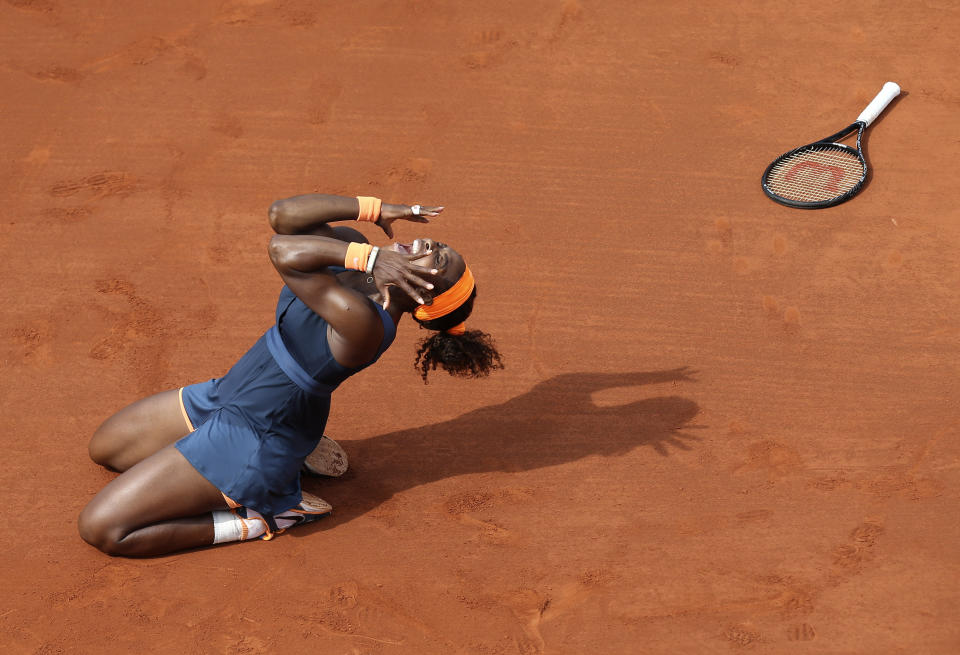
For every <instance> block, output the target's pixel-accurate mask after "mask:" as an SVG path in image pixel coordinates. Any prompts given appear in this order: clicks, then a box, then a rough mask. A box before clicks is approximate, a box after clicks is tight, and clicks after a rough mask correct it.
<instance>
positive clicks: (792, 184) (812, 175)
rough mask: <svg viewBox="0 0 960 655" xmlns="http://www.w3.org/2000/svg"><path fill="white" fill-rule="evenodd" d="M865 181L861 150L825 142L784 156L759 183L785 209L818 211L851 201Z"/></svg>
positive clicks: (768, 169) (864, 163) (810, 145)
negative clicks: (784, 206) (785, 206)
mask: <svg viewBox="0 0 960 655" xmlns="http://www.w3.org/2000/svg"><path fill="white" fill-rule="evenodd" d="M857 141H858V142H859V138H858V139H857ZM866 179H867V162H866V160H865V159H864V158H863V154H862V153H861V152H860V150H858V149H856V148H851V147H850V146H845V145H843V144H841V143H833V142H832V141H826V140H825V141H817V142H815V143H809V144H807V145H805V146H801V147H799V148H795V149H793V150H791V151H790V152H785V153H783V154H782V155H780V156H779V157H777V158H776V159H774V160H773V163H772V164H770V165H769V166H767V170H765V171H764V172H763V177H762V178H761V180H760V182H761V184H762V186H763V192H764V193H766V194H767V195H768V196H769V197H770V198H771V199H772V200H775V201H777V202H779V203H780V204H782V205H787V206H788V207H799V208H801V209H819V208H822V207H832V206H833V205H837V204H840V203H841V202H844V201H845V200H849V199H850V198H852V197H853V196H855V195H856V194H857V192H858V191H859V190H860V187H862V186H863V182H864V180H866Z"/></svg>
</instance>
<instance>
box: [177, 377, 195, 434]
mask: <svg viewBox="0 0 960 655" xmlns="http://www.w3.org/2000/svg"><path fill="white" fill-rule="evenodd" d="M183 389H184V388H183V387H180V392H179V394H178V397H179V398H180V413H181V414H183V420H184V421H186V422H187V428H188V429H189V430H190V432H193V431H194V430H196V428H195V427H193V422H192V421H191V420H190V417H189V416H188V415H187V408H186V406H184V404H183Z"/></svg>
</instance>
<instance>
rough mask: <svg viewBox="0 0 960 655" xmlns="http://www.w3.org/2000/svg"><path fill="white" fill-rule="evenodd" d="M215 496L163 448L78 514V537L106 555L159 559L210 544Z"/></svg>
mask: <svg viewBox="0 0 960 655" xmlns="http://www.w3.org/2000/svg"><path fill="white" fill-rule="evenodd" d="M226 508H227V504H226V501H224V499H223V496H222V494H221V493H220V491H219V490H218V489H217V488H216V487H214V486H213V485H212V484H211V483H210V482H209V481H208V480H207V479H206V478H204V477H203V476H202V475H200V473H198V472H197V470H196V469H195V468H193V466H192V465H191V464H190V462H188V461H187V459H186V458H185V457H184V456H183V455H182V454H181V453H180V451H178V450H177V449H176V448H174V447H173V446H172V445H171V446H166V447H165V448H163V449H161V450H160V451H159V452H157V453H154V454H153V455H150V456H149V457H147V458H146V459H144V460H143V461H141V462H140V463H138V464H136V465H135V466H133V467H132V468H130V470H128V471H127V472H125V473H123V474H122V475H120V476H119V477H117V478H116V479H114V480H113V481H112V482H110V484H108V485H107V486H106V487H104V488H103V489H102V490H101V491H100V493H98V494H97V495H96V496H94V498H93V500H91V501H90V503H89V504H88V505H87V506H86V507H85V508H84V509H83V511H82V512H81V513H80V520H79V523H78V527H79V529H80V536H81V537H83V540H84V541H86V542H87V543H88V544H90V545H91V546H95V547H96V548H98V549H100V550H102V551H103V552H105V553H108V554H110V555H126V556H146V555H162V554H164V553H170V552H173V551H177V550H184V549H186V548H196V547H198V546H209V545H211V544H212V543H213V519H212V517H211V515H210V512H211V511H212V510H216V509H226Z"/></svg>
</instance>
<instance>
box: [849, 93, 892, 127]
mask: <svg viewBox="0 0 960 655" xmlns="http://www.w3.org/2000/svg"><path fill="white" fill-rule="evenodd" d="M898 95H900V85H899V84H897V83H896V82H887V83H886V84H884V85H883V88H882V89H880V93H878V94H877V97H876V98H874V99H873V100H871V101H870V104H869V105H867V108H866V109H864V110H863V111H862V112H860V115H859V116H858V117H857V121H860V122H863V123H865V124H867V125H870V123H872V122H873V121H875V120H876V119H877V116H879V115H880V112H882V111H883V110H884V109H886V108H887V105H889V104H890V101H891V100H893V99H894V98H896V97H897V96H898Z"/></svg>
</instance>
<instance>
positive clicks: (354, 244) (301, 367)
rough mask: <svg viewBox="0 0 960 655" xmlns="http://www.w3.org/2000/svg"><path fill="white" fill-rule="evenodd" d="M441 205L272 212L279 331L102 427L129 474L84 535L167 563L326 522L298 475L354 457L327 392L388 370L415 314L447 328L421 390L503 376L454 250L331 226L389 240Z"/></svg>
mask: <svg viewBox="0 0 960 655" xmlns="http://www.w3.org/2000/svg"><path fill="white" fill-rule="evenodd" d="M442 210H443V208H442V207H420V206H419V205H413V206H412V207H411V206H407V205H391V204H382V203H381V201H380V200H379V199H377V198H370V197H358V198H347V197H340V196H330V195H321V194H311V195H304V196H295V197H293V198H287V199H285V200H279V201H277V202H275V203H274V204H273V205H272V206H271V208H270V223H271V225H272V226H273V229H274V230H275V231H276V232H277V234H276V235H274V236H273V238H272V239H271V241H270V249H269V251H270V259H271V261H272V262H273V264H274V266H276V268H277V270H278V271H279V272H280V276H281V277H282V278H283V281H284V282H285V283H286V286H284V287H283V290H282V291H281V292H280V299H279V301H278V302H277V309H276V324H275V325H274V326H273V327H271V328H270V329H269V330H268V331H267V332H266V334H264V335H263V336H262V337H261V338H260V339H259V340H258V341H257V342H256V343H255V344H254V345H253V347H252V348H251V349H250V350H249V351H248V352H247V353H246V354H245V355H244V356H243V357H242V358H241V359H240V361H238V362H237V363H236V364H235V365H234V366H233V368H231V369H230V371H229V372H228V373H227V374H226V375H225V376H223V377H222V378H215V379H213V380H210V381H208V382H201V383H199V384H193V385H189V386H186V387H183V388H182V389H174V390H170V391H165V392H162V393H158V394H155V395H153V396H149V397H147V398H144V399H142V400H139V401H137V402H135V403H133V404H132V405H130V406H128V407H126V408H124V409H122V410H120V411H119V412H117V413H116V414H114V415H113V416H112V417H110V418H109V419H107V420H106V421H105V422H104V423H103V425H101V426H100V427H99V428H98V429H97V431H96V433H94V435H93V438H92V439H91V441H90V457H91V458H92V459H93V461H95V462H96V463H98V464H101V465H103V466H106V467H108V468H110V469H112V470H115V471H121V472H122V473H121V475H120V476H118V477H117V478H116V479H114V480H113V481H111V482H110V483H109V484H108V485H107V486H106V487H104V488H103V489H102V490H101V491H100V493H98V494H97V495H96V496H95V497H94V498H93V500H91V501H90V503H89V504H88V505H87V506H86V507H85V508H84V509H83V511H82V512H81V514H80V520H79V529H80V535H81V536H82V537H83V539H84V540H85V541H86V542H87V543H89V544H91V545H93V546H95V547H97V548H99V549H100V550H102V551H103V552H105V553H109V554H111V555H127V556H143V555H158V554H163V553H169V552H172V551H176V550H182V549H185V548H194V547H197V546H206V545H210V544H218V543H223V542H228V541H242V540H247V539H253V538H256V537H262V538H264V539H270V538H272V537H273V536H274V535H276V534H279V533H280V532H282V531H283V530H285V529H288V528H290V527H293V526H295V525H298V524H300V523H307V522H309V521H313V520H316V519H317V518H320V517H322V516H325V515H327V514H329V513H330V511H331V507H330V505H329V504H327V503H326V502H324V501H323V500H321V499H319V498H317V497H315V496H311V495H309V494H305V493H303V492H302V491H301V489H300V473H301V469H302V468H303V467H304V463H305V461H306V462H307V464H308V467H307V468H308V469H311V470H312V471H313V472H315V473H324V474H332V475H336V474H339V473H342V472H343V469H344V467H345V460H343V459H342V451H340V450H339V449H338V447H337V446H336V444H335V443H333V442H331V440H329V439H327V438H326V437H323V438H322V442H321V437H322V435H323V429H324V426H325V424H326V420H327V415H328V413H329V409H330V394H331V392H333V390H334V389H336V388H337V386H338V385H339V384H340V383H341V382H343V381H344V380H345V379H347V378H348V377H350V376H351V375H353V374H355V373H357V372H358V371H360V370H362V369H364V368H366V367H367V366H369V365H371V364H373V363H374V362H375V361H377V359H379V357H380V356H381V355H382V354H383V352H384V351H385V350H386V349H387V348H388V347H389V346H390V344H391V343H392V342H393V339H394V336H395V334H396V326H397V324H398V323H399V322H400V319H401V318H402V317H403V315H404V314H407V313H411V314H413V318H414V320H415V321H416V322H417V323H419V324H420V325H421V326H423V327H425V328H427V329H429V330H434V331H435V332H436V333H435V334H434V335H432V336H430V337H428V338H426V339H424V340H423V341H421V343H420V345H419V348H418V351H417V359H416V366H417V368H418V369H419V370H420V372H421V375H422V376H423V379H424V381H426V379H427V374H428V372H429V371H430V370H433V369H435V368H437V367H438V366H439V367H441V368H443V369H444V370H446V371H448V372H449V373H451V374H453V375H459V376H466V377H478V376H484V375H487V374H489V373H490V371H492V370H493V369H496V368H502V364H501V362H500V355H499V353H498V352H497V350H496V348H495V347H494V345H493V343H492V341H491V340H490V337H489V336H488V335H486V334H484V333H483V332H479V331H476V330H466V329H465V328H464V321H465V320H466V319H467V317H468V316H469V315H470V312H471V311H472V309H473V302H474V298H475V297H476V295H477V291H476V287H475V285H474V280H473V275H472V274H471V273H470V269H469V268H468V267H467V265H466V264H465V262H464V260H463V257H461V256H460V254H459V253H457V252H456V251H455V250H454V249H453V248H451V247H449V246H447V245H445V244H443V243H437V242H435V241H432V240H430V239H417V240H416V241H414V242H413V243H412V244H410V245H404V244H400V243H394V244H393V245H392V246H389V247H387V248H382V249H381V248H376V247H373V246H371V245H370V244H368V243H366V239H365V238H364V237H363V236H362V235H361V234H360V233H359V232H357V231H356V230H353V229H351V228H346V227H337V228H334V227H331V226H330V225H329V223H332V222H335V221H343V220H353V219H356V220H360V221H369V222H375V223H376V224H377V225H378V226H380V227H381V228H382V229H383V231H384V232H385V233H386V235H387V236H388V237H391V238H392V237H393V228H392V224H393V223H394V222H395V221H397V220H408V221H413V222H418V223H426V222H428V218H427V217H432V216H437V215H438V214H439V213H440V212H441V211H442ZM315 450H316V452H314V451H315ZM338 456H340V458H339V459H338ZM325 457H326V463H324V461H325ZM311 462H312V463H313V466H312V467H311V466H309V464H310V463H311Z"/></svg>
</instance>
